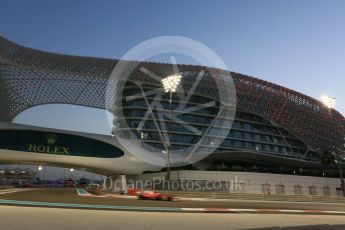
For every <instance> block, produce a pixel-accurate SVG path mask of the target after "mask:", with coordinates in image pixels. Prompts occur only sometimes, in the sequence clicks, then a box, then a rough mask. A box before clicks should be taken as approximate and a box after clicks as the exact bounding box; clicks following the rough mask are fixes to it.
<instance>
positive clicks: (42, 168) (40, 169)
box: [38, 165, 46, 182]
mask: <svg viewBox="0 0 345 230" xmlns="http://www.w3.org/2000/svg"><path fill="white" fill-rule="evenodd" d="M38 171H42V182H44V173H45V171H46V170H45V168H44V167H43V166H42V165H39V166H38Z"/></svg>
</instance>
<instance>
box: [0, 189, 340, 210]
mask: <svg viewBox="0 0 345 230" xmlns="http://www.w3.org/2000/svg"><path fill="white" fill-rule="evenodd" d="M0 199H1V200H16V201H32V202H51V203H68V204H88V205H113V206H136V207H169V208H209V209H212V208H214V209H222V208H224V209H225V208H226V209H262V210H265V212H266V213H269V210H270V209H272V210H276V209H285V210H310V211H311V212H313V211H314V210H320V211H329V210H331V211H345V204H326V203H311V202H276V201H243V200H229V201H178V202H169V201H150V200H137V199H124V198H114V197H92V196H79V195H78V193H77V191H76V189H74V188H38V189H32V190H24V191H20V192H14V193H6V194H1V193H0Z"/></svg>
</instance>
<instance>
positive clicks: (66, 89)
mask: <svg viewBox="0 0 345 230" xmlns="http://www.w3.org/2000/svg"><path fill="white" fill-rule="evenodd" d="M117 62H118V61H117V60H109V59H101V58H88V57H78V56H70V55H61V54H54V53H48V52H42V51H38V50H34V49H30V48H26V47H23V46H20V45H17V44H15V43H13V42H11V41H9V40H7V39H5V38H3V37H0V120H2V121H8V122H10V121H12V120H13V119H14V118H15V117H16V116H17V115H18V114H19V113H21V112H23V111H24V110H26V109H29V108H31V107H34V106H37V105H43V104H52V103H62V104H73V105H80V106H87V107H94V108H99V109H106V105H105V103H106V102H105V101H106V100H105V94H106V93H105V92H106V87H107V83H108V80H109V77H110V74H111V72H112V70H113V68H114V66H115V65H116V63H117ZM140 67H144V68H146V69H150V70H151V71H152V72H154V73H156V74H157V75H158V76H166V75H168V74H171V73H172V68H171V66H170V65H168V64H160V63H148V62H143V63H140V64H139V67H138V68H140ZM202 69H203V67H202V66H192V65H179V71H180V72H181V73H182V75H184V76H188V77H192V78H196V77H197V75H198V73H199V72H200V71H201V70H202ZM216 71H217V73H218V75H219V77H227V76H230V75H231V77H232V78H233V80H234V83H235V87H236V94H237V107H238V108H239V109H241V110H242V111H247V112H250V113H253V114H257V115H258V116H261V117H263V118H265V119H267V120H269V121H271V122H274V123H276V124H277V125H278V126H280V127H282V128H284V129H286V130H288V131H289V132H291V133H292V134H293V135H295V136H296V137H298V138H299V139H300V140H302V141H303V142H304V143H305V144H306V145H307V146H308V147H309V148H310V149H312V150H313V151H316V152H323V151H324V150H326V149H328V148H329V147H330V146H332V145H333V146H337V148H338V150H339V152H341V153H344V149H343V148H344V146H343V142H344V140H343V137H344V134H345V133H344V125H345V121H344V117H343V116H342V115H341V114H340V113H339V112H337V111H336V110H334V109H330V110H329V109H328V108H327V107H326V106H324V105H323V104H322V103H321V102H320V101H318V100H316V99H313V98H311V97H309V96H306V95H303V94H301V93H298V92H296V91H293V90H291V89H288V88H286V87H283V86H279V85H276V84H273V83H271V82H267V81H264V80H260V79H257V78H253V77H249V76H245V75H242V74H238V73H233V72H228V71H224V70H219V69H216ZM131 78H134V79H141V80H142V81H146V82H147V83H150V81H152V79H150V78H147V77H146V78H145V75H144V74H143V73H142V72H141V71H139V70H135V71H134V74H132V75H131ZM132 80H133V79H132ZM152 83H153V84H154V82H152ZM201 88H203V89H204V92H203V93H204V94H208V95H209V94H210V93H212V91H214V90H216V89H215V87H213V86H212V85H204V86H202V87H201Z"/></svg>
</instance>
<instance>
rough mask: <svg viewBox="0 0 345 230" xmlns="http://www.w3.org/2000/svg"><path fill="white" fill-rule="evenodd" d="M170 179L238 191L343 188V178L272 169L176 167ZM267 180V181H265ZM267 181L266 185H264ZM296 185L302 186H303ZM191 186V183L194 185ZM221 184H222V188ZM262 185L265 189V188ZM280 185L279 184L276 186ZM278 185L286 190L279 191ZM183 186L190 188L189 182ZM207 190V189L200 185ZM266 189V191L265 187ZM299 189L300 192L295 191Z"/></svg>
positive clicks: (307, 192) (321, 192) (161, 175)
mask: <svg viewBox="0 0 345 230" xmlns="http://www.w3.org/2000/svg"><path fill="white" fill-rule="evenodd" d="M165 175H166V173H151V174H143V175H139V176H138V177H137V178H136V180H156V181H157V178H159V179H163V178H164V177H165ZM171 180H173V181H182V182H183V183H184V184H186V183H188V182H195V183H197V182H199V183H200V184H201V185H202V186H203V185H205V183H206V182H208V183H209V186H208V188H207V190H209V189H211V190H212V183H213V182H219V183H220V184H223V185H227V186H223V187H221V186H220V184H218V185H216V188H215V189H214V190H219V191H229V192H239V193H256V194H262V193H271V194H285V195H319V196H323V195H330V196H337V195H341V194H339V192H340V191H338V194H337V190H336V188H340V179H337V178H326V177H310V176H297V175H282V174H270V173H252V172H219V171H190V170H188V171H187V170H186V171H173V172H172V173H171ZM264 184H266V185H264ZM263 185H264V186H263ZM297 186H300V188H301V189H300V190H299V189H298V187H297ZM310 186H313V188H314V189H312V190H314V192H316V194H311V193H310ZM191 187H192V186H189V188H191ZM220 187H221V188H220ZM263 187H264V188H265V189H263ZM277 187H278V188H277ZM324 187H328V188H329V190H328V191H329V194H327V192H325V191H324V190H327V189H324ZM279 188H280V189H281V190H283V191H281V193H279V191H277V190H279ZM182 190H187V189H186V186H184V187H183V189H182ZM201 190H205V189H201ZM263 190H264V191H263ZM296 190H299V191H300V192H301V193H299V192H296Z"/></svg>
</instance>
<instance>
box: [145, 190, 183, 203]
mask: <svg viewBox="0 0 345 230" xmlns="http://www.w3.org/2000/svg"><path fill="white" fill-rule="evenodd" d="M138 198H139V199H141V200H166V201H178V199H177V198H176V197H173V196H169V195H168V194H163V193H159V192H155V191H142V192H140V193H139V195H138Z"/></svg>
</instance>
